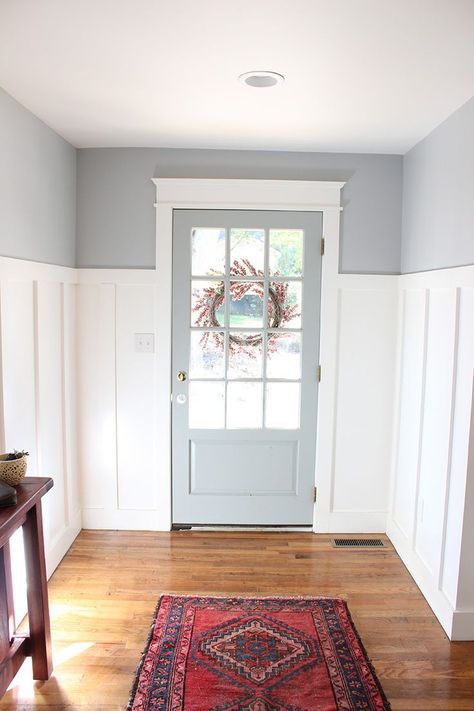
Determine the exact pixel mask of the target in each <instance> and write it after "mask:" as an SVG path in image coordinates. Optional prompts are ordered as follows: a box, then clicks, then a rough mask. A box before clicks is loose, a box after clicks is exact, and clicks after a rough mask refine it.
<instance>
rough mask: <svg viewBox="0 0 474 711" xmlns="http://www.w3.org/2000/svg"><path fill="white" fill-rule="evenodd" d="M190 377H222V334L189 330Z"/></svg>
mask: <svg viewBox="0 0 474 711" xmlns="http://www.w3.org/2000/svg"><path fill="white" fill-rule="evenodd" d="M189 377H190V378H223V377H224V334H223V333H220V332H219V331H191V351H190V363H189Z"/></svg>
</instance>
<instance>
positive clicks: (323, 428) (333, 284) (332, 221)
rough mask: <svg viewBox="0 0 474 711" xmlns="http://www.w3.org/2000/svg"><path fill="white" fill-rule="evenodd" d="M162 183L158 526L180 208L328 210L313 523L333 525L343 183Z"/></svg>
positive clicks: (161, 523)
mask: <svg viewBox="0 0 474 711" xmlns="http://www.w3.org/2000/svg"><path fill="white" fill-rule="evenodd" d="M153 182H154V184H155V186H156V203H155V207H156V279H157V300H158V304H159V308H158V309H157V322H156V333H157V359H158V370H159V373H160V383H161V387H160V389H159V391H158V392H157V420H158V422H157V448H158V452H159V461H160V462H161V467H160V471H159V472H158V479H159V500H160V501H161V502H162V505H161V506H160V514H159V518H158V520H157V528H159V529H162V530H169V529H170V528H171V392H172V380H171V378H172V372H171V357H172V339H171V334H172V243H173V210H175V209H208V210H215V209H221V210H222V209H229V210H232V209H234V210H285V211H288V210H297V211H315V212H321V213H322V216H323V237H324V240H325V254H324V258H323V262H322V279H321V327H320V358H319V359H320V363H321V367H322V380H321V383H320V388H319V400H318V424H317V432H316V441H317V443H318V445H317V450H316V471H315V484H316V486H317V488H318V499H317V502H316V505H315V511H314V520H313V528H314V530H318V531H324V530H327V527H328V518H329V512H330V500H331V468H332V441H333V438H332V433H333V428H334V411H335V388H334V382H335V360H334V353H335V346H336V340H337V274H338V269H339V223H340V210H341V206H340V194H341V189H342V187H343V185H344V183H343V182H339V181H337V182H336V181H334V182H332V181H331V182H326V181H315V182H312V181H287V180H225V179H222V180H221V179H176V178H154V179H153Z"/></svg>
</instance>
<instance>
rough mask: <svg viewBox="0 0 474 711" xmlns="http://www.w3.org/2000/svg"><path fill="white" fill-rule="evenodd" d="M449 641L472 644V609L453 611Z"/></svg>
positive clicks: (473, 625)
mask: <svg viewBox="0 0 474 711" xmlns="http://www.w3.org/2000/svg"><path fill="white" fill-rule="evenodd" d="M451 639H452V640H453V641H454V640H455V641H457V642H472V640H473V639H474V609H470V610H455V611H454V614H453V626H452V634H451Z"/></svg>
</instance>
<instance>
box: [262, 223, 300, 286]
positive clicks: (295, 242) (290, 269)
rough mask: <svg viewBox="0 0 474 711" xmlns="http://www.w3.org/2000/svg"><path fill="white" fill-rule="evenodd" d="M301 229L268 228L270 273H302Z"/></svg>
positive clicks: (295, 274) (291, 274) (292, 274)
mask: <svg viewBox="0 0 474 711" xmlns="http://www.w3.org/2000/svg"><path fill="white" fill-rule="evenodd" d="M303 244H304V232H303V230H270V250H269V255H268V261H269V265H270V274H272V275H275V276H276V275H279V274H281V275H282V276H300V275H301V274H302V273H303Z"/></svg>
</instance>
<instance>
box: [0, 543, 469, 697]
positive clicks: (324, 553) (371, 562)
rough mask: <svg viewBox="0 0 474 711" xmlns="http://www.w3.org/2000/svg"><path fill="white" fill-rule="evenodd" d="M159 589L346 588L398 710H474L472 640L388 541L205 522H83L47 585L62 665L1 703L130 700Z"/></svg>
mask: <svg viewBox="0 0 474 711" xmlns="http://www.w3.org/2000/svg"><path fill="white" fill-rule="evenodd" d="M162 592H172V593H190V594H192V593H205V594H232V593H236V594H243V595H274V594H276V595H285V594H288V595H292V594H293V595H326V596H341V597H344V598H345V599H346V600H347V601H348V603H349V607H350V610H351V613H352V616H353V618H354V622H355V624H356V626H357V629H358V631H359V633H360V635H361V637H362V640H363V642H364V644H365V647H366V649H367V652H368V655H369V657H370V658H371V659H372V661H373V663H374V666H375V669H376V672H377V674H378V676H379V679H380V681H381V682H382V685H383V687H384V690H385V692H386V694H387V696H388V698H389V700H390V701H391V703H392V707H393V710H394V711H402V710H403V711H428V710H436V711H450V710H454V709H457V710H460V711H461V710H462V711H474V642H457V643H450V642H449V641H448V639H447V637H446V635H445V634H444V632H443V630H442V628H441V626H440V625H439V623H438V622H437V620H436V618H435V617H434V615H433V613H432V612H431V610H430V608H429V607H428V605H427V603H426V602H425V600H424V598H423V597H422V595H421V593H420V592H419V591H418V588H417V587H416V585H415V584H414V582H413V580H412V579H411V577H410V575H409V574H408V572H407V570H406V569H405V567H404V566H403V564H402V563H401V561H400V559H399V558H398V556H397V555H396V553H395V551H394V550H393V548H392V547H391V546H389V547H388V548H386V549H378V550H377V549H375V550H369V551H361V550H358V551H347V550H334V549H333V548H332V547H331V545H330V542H329V536H324V535H313V534H311V533H249V532H243V533H240V532H219V533H217V532H197V531H195V532H176V533H145V532H123V531H83V532H82V533H81V534H80V536H79V537H78V538H77V540H76V541H75V543H74V544H73V546H72V548H71V550H70V551H69V553H68V554H67V556H66V557H65V558H64V560H63V561H62V563H61V565H60V566H59V568H58V569H57V570H56V572H55V574H54V575H53V577H52V578H51V580H50V583H49V594H50V609H51V620H52V632H53V655H54V656H53V659H54V666H55V671H54V675H53V677H52V678H51V679H50V681H48V682H46V683H42V682H33V681H31V676H30V675H31V667H29V666H28V663H26V664H25V665H24V667H23V668H22V670H20V672H19V674H18V676H17V677H16V678H15V680H14V681H13V683H12V685H11V687H10V690H9V691H8V692H7V694H6V695H5V696H4V697H3V699H2V700H1V701H0V710H1V711H5V709H9V710H10V711H13V710H16V711H29V710H31V709H42V710H43V711H44V710H46V709H48V710H49V711H60V710H62V709H69V710H71V711H72V710H75V709H89V710H90V711H112V710H113V711H115V710H116V709H117V710H119V709H124V708H125V706H126V703H127V699H128V694H129V690H130V686H131V684H132V680H133V675H134V672H135V668H136V666H137V664H138V661H139V658H140V654H141V652H142V650H143V647H144V644H145V640H146V637H147V634H148V630H149V626H150V624H151V620H152V617H153V611H154V608H155V605H156V602H157V600H158V596H159V595H160V593H162ZM203 711H204V709H203Z"/></svg>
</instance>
